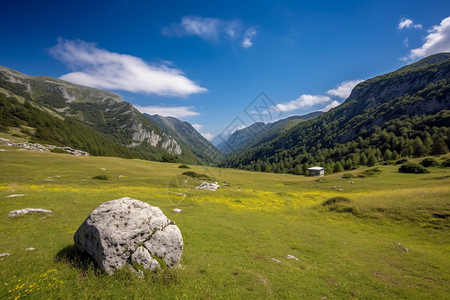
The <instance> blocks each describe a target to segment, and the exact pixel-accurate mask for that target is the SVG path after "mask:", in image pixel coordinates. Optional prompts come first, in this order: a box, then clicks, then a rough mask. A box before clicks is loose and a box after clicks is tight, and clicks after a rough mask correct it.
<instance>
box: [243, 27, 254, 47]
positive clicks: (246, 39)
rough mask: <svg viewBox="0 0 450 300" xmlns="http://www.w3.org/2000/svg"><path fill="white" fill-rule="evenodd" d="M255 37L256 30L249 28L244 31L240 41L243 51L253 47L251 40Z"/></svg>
mask: <svg viewBox="0 0 450 300" xmlns="http://www.w3.org/2000/svg"><path fill="white" fill-rule="evenodd" d="M255 35H256V29H255V28H254V27H250V28H249V29H247V31H245V34H244V39H243V40H242V44H241V45H242V47H244V48H245V49H248V48H250V47H251V46H253V42H252V38H253V37H254V36H255Z"/></svg>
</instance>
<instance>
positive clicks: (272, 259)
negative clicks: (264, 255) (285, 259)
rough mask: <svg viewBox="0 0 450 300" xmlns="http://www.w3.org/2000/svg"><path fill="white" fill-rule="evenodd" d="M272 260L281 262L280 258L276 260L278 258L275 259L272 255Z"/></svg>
mask: <svg viewBox="0 0 450 300" xmlns="http://www.w3.org/2000/svg"><path fill="white" fill-rule="evenodd" d="M272 260H273V261H275V262H277V263H281V260H278V259H276V258H273V257H272Z"/></svg>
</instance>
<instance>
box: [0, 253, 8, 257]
mask: <svg viewBox="0 0 450 300" xmlns="http://www.w3.org/2000/svg"><path fill="white" fill-rule="evenodd" d="M9 255H10V254H9V253H6V252H5V253H1V254H0V257H6V256H9Z"/></svg>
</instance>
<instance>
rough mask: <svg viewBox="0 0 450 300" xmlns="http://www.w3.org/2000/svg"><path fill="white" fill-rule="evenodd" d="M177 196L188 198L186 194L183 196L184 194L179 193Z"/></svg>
mask: <svg viewBox="0 0 450 300" xmlns="http://www.w3.org/2000/svg"><path fill="white" fill-rule="evenodd" d="M177 196H183V197H187V196H186V194H183V193H177Z"/></svg>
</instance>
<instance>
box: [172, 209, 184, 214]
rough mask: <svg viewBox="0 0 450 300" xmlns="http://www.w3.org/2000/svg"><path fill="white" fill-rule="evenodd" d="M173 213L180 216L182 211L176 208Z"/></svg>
mask: <svg viewBox="0 0 450 300" xmlns="http://www.w3.org/2000/svg"><path fill="white" fill-rule="evenodd" d="M172 212H174V213H176V214H179V213H180V212H182V210H181V209H179V208H174V209H173V210H172Z"/></svg>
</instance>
